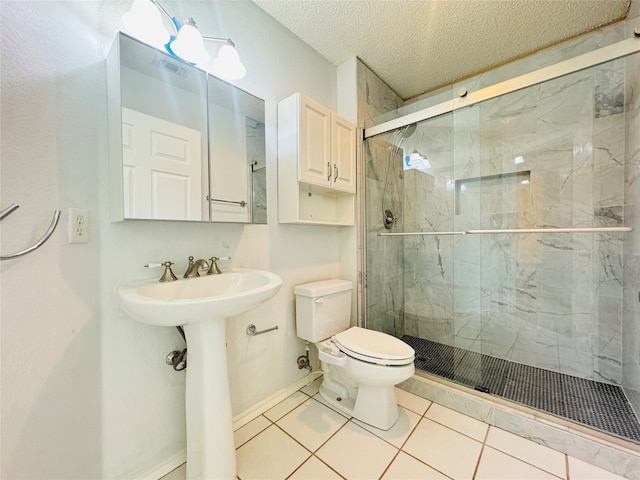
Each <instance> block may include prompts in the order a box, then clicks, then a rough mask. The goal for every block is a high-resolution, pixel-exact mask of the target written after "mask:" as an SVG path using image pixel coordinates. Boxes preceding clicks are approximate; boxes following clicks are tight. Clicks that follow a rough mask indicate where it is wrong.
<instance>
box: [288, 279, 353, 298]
mask: <svg viewBox="0 0 640 480" xmlns="http://www.w3.org/2000/svg"><path fill="white" fill-rule="evenodd" d="M352 288H353V284H352V283H351V281H349V280H339V279H331V280H321V281H319V282H311V283H305V284H304V285H298V286H296V287H295V288H294V289H293V293H295V294H296V295H302V296H303V297H322V296H323V295H331V294H332V293H338V292H344V291H346V290H351V289H352Z"/></svg>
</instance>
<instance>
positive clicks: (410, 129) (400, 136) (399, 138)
mask: <svg viewBox="0 0 640 480" xmlns="http://www.w3.org/2000/svg"><path fill="white" fill-rule="evenodd" d="M416 128H417V124H415V123H412V124H411V125H407V126H406V127H404V129H402V130H395V131H394V133H393V137H392V140H391V143H392V144H393V145H395V148H394V149H393V152H394V153H398V151H399V150H400V147H401V146H402V142H404V141H405V140H406V139H407V138H409V137H410V136H411V135H413V134H414V132H415V131H416Z"/></svg>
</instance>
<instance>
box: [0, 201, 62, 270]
mask: <svg viewBox="0 0 640 480" xmlns="http://www.w3.org/2000/svg"><path fill="white" fill-rule="evenodd" d="M19 206H20V205H16V204H15V203H12V204H11V205H9V206H8V207H7V208H6V209H4V210H2V212H0V220H2V219H3V218H5V217H6V216H7V215H9V214H11V213H12V212H14V211H15V210H16V209H17V208H18V207H19ZM61 213H62V212H61V211H60V210H54V211H53V218H52V219H51V224H50V225H49V228H48V229H47V231H46V232H44V235H43V236H42V238H40V240H38V241H37V242H36V243H34V244H33V245H31V246H30V247H29V248H25V249H24V250H21V251H20V252H16V253H12V254H10V255H0V260H10V259H12V258H17V257H21V256H22V255H26V254H27V253H31V252H33V251H34V250H36V249H38V248H40V247H41V246H42V245H44V243H45V242H46V241H47V240H49V237H51V235H52V234H53V232H54V230H55V229H56V227H57V226H58V222H59V221H60V214H61Z"/></svg>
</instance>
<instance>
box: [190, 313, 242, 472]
mask: <svg viewBox="0 0 640 480" xmlns="http://www.w3.org/2000/svg"><path fill="white" fill-rule="evenodd" d="M226 327H227V319H226V318H211V319H210V320H207V321H203V322H197V323H192V324H189V325H185V326H184V327H183V328H184V333H185V336H186V338H187V347H188V349H189V350H188V353H187V372H186V373H187V386H186V402H185V403H186V417H187V480H203V479H214V478H215V479H220V480H222V479H235V478H236V449H235V444H234V439H233V422H232V414H231V398H230V396H229V378H228V371H227V345H226V343H227V342H226V333H227V328H226Z"/></svg>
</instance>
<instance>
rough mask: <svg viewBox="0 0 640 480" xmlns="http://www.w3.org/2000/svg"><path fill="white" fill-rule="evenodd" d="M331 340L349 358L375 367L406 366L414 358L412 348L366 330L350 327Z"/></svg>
mask: <svg viewBox="0 0 640 480" xmlns="http://www.w3.org/2000/svg"><path fill="white" fill-rule="evenodd" d="M332 340H333V343H334V344H335V345H336V346H337V347H338V348H339V349H340V350H341V351H342V352H344V353H346V354H347V355H349V356H350V357H353V358H357V359H358V360H363V361H365V362H368V363H374V364H376V365H407V364H409V363H413V360H414V358H415V351H414V350H413V348H411V347H410V346H409V345H407V344H406V343H404V342H403V341H402V340H399V339H397V338H396V337H392V336H391V335H387V334H386V333H382V332H376V331H375V330H367V329H366V328H360V327H351V328H349V329H348V330H345V331H344V332H340V333H337V334H336V335H334V336H333V338H332Z"/></svg>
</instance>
